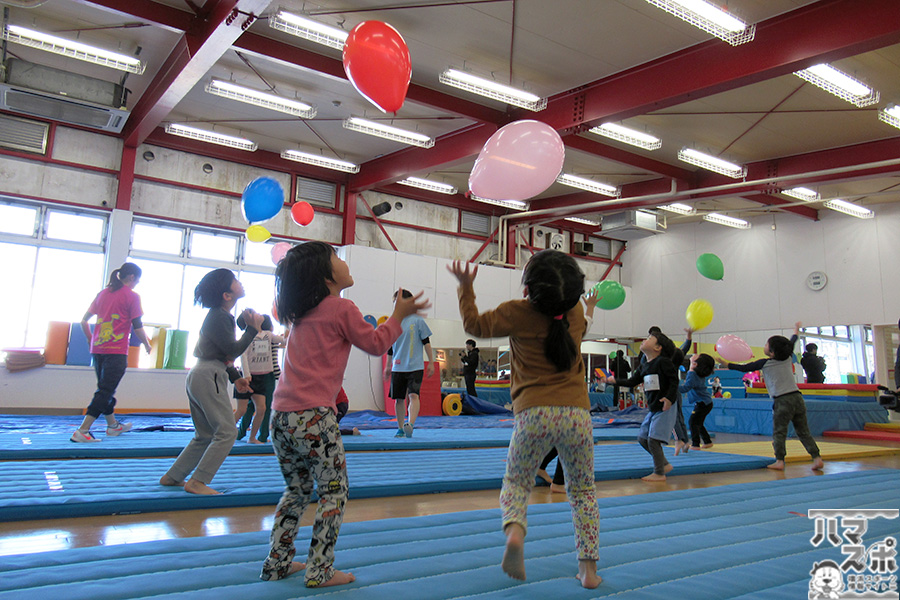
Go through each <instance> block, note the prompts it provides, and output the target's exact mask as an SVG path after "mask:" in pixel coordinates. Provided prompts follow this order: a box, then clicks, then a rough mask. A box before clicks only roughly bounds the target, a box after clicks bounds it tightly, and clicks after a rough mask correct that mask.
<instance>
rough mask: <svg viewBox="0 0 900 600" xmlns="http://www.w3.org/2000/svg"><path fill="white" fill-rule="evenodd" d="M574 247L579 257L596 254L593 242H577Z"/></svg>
mask: <svg viewBox="0 0 900 600" xmlns="http://www.w3.org/2000/svg"><path fill="white" fill-rule="evenodd" d="M574 246H575V248H574V251H575V254H577V255H579V256H588V255H589V254H593V253H594V243H593V242H575V244H574Z"/></svg>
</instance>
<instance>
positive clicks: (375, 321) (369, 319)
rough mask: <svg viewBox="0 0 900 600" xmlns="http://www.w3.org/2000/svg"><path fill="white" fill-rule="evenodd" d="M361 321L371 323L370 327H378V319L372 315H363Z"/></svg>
mask: <svg viewBox="0 0 900 600" xmlns="http://www.w3.org/2000/svg"><path fill="white" fill-rule="evenodd" d="M363 321H365V322H366V323H368V324H369V325H371V326H372V327H378V319H376V318H375V317H373V316H372V315H366V316H364V317H363Z"/></svg>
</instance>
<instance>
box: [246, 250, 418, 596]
mask: <svg viewBox="0 0 900 600" xmlns="http://www.w3.org/2000/svg"><path fill="white" fill-rule="evenodd" d="M352 285H353V277H352V276H351V275H350V269H349V267H348V266H347V263H345V262H344V261H342V260H341V259H340V258H338V256H337V254H335V252H334V249H333V248H332V247H331V246H329V245H328V244H326V243H324V242H307V243H305V244H301V245H299V246H295V247H293V248H291V249H290V250H289V251H288V253H287V254H286V255H285V257H284V258H283V259H282V260H281V262H279V263H278V266H277V267H276V269H275V289H276V290H277V294H276V298H275V306H276V309H277V310H276V312H277V314H278V319H279V321H280V322H281V323H282V324H283V325H287V326H290V333H289V334H288V339H287V348H286V350H285V355H284V366H283V368H282V373H281V379H279V380H278V385H277V387H276V388H275V397H274V400H273V401H272V423H271V424H272V445H273V446H274V447H275V453H276V454H277V455H278V464H279V466H280V467H281V472H282V474H283V475H284V480H285V483H286V486H285V491H284V495H283V496H282V497H281V500H280V501H279V503H278V507H277V508H276V510H275V521H274V523H273V525H272V536H271V540H270V542H271V547H270V550H269V555H268V556H267V557H266V560H265V563H263V568H262V573H261V574H260V578H261V579H264V580H275V579H283V578H284V577H287V576H288V575H291V574H292V573H296V572H297V571H299V570H301V569H304V568H305V569H306V577H305V580H306V586H307V587H324V586H334V585H342V584H346V583H351V582H353V581H355V580H356V578H355V577H354V576H353V574H352V573H344V572H341V571H338V570H336V569H335V568H334V546H335V543H336V542H337V536H338V531H339V530H340V527H341V523H342V521H343V517H344V505H345V504H346V501H347V491H348V484H347V468H346V465H345V463H344V445H343V442H342V441H341V434H340V430H339V427H338V421H337V414H336V413H337V408H336V406H335V399H336V398H337V396H338V393H339V391H340V389H341V385H342V383H343V378H344V370H345V369H346V368H347V360H348V358H349V356H350V347H351V346H356V347H358V348H360V349H362V350H364V351H365V352H368V353H369V354H372V355H374V356H380V355H382V354H384V353H385V352H387V349H388V348H389V347H390V346H391V344H393V342H394V340H396V339H397V338H398V337H399V336H400V333H401V330H400V321H402V320H403V319H404V318H405V317H407V316H409V315H412V314H416V313H417V312H419V311H421V310H424V309H426V308H428V306H430V305H429V303H428V302H427V301H424V300H422V301H419V299H420V298H421V296H422V294H421V293H420V294H419V295H418V296H415V297H413V298H402V294H401V295H399V296H398V299H397V301H396V303H395V305H394V312H393V314H392V315H391V318H389V319H388V320H387V321H385V322H384V323H383V324H382V325H380V326H379V327H378V328H377V329H373V328H372V326H371V325H369V324H368V323H367V322H366V321H365V320H364V319H363V316H362V313H361V312H360V311H359V309H358V308H357V307H356V305H355V304H353V302H351V301H350V300H346V299H344V298H341V296H340V294H341V291H342V290H344V289H347V288H348V287H350V286H352ZM313 488H315V490H316V493H317V494H318V496H319V501H318V508H317V510H316V520H315V524H314V525H313V530H312V540H311V541H310V548H309V554H308V557H307V562H306V563H302V562H294V560H293V559H294V554H295V553H296V548H295V547H294V538H296V536H297V530H298V529H299V527H300V519H301V517H302V516H303V512H304V510H305V509H306V507H307V505H308V504H309V502H310V497H311V495H312V493H313Z"/></svg>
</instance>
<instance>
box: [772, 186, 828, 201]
mask: <svg viewBox="0 0 900 600" xmlns="http://www.w3.org/2000/svg"><path fill="white" fill-rule="evenodd" d="M781 193H782V194H784V195H785V196H790V197H791V198H796V199H797V200H803V201H804V202H815V201H817V200H818V199H819V198H820V196H819V193H818V192H817V191H815V190H811V189H809V188H805V187H795V188H791V189H789V190H781Z"/></svg>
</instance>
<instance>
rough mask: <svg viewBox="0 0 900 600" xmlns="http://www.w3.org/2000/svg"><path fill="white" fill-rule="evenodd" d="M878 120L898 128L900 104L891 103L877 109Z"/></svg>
mask: <svg viewBox="0 0 900 600" xmlns="http://www.w3.org/2000/svg"><path fill="white" fill-rule="evenodd" d="M878 120H879V121H884V122H885V123H887V124H888V125H893V126H894V127H896V128H898V129H900V106H897V105H896V104H891V105H889V106H888V107H887V108H883V109H881V110H879V111H878Z"/></svg>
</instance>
